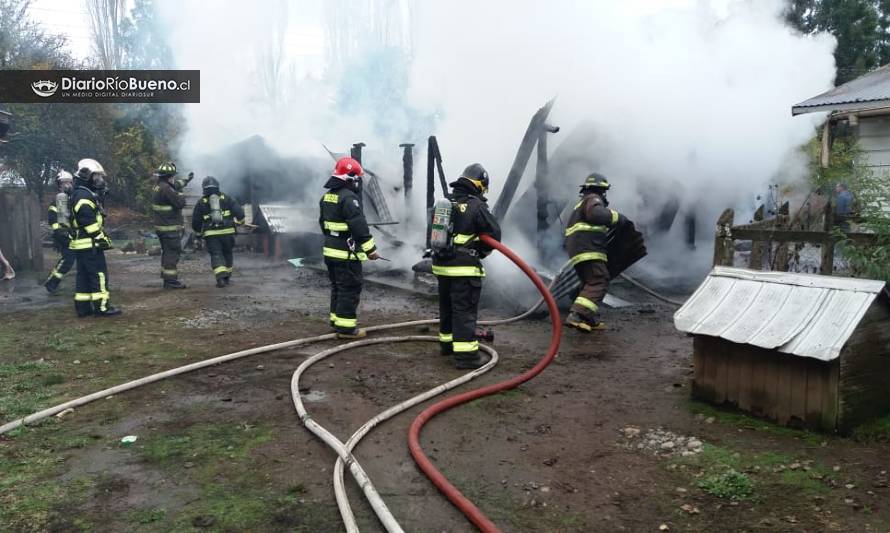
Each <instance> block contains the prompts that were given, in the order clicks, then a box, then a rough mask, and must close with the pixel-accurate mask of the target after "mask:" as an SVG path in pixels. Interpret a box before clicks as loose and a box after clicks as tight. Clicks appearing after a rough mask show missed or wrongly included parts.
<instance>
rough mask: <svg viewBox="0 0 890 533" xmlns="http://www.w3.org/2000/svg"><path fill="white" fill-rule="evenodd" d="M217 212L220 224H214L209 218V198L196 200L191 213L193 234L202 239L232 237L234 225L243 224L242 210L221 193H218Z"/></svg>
mask: <svg viewBox="0 0 890 533" xmlns="http://www.w3.org/2000/svg"><path fill="white" fill-rule="evenodd" d="M219 211H220V214H221V215H222V223H220V224H214V223H213V219H212V217H211V216H210V198H209V197H208V196H204V197H203V198H201V199H200V200H198V203H197V204H195V211H194V212H193V213H192V229H193V230H195V233H197V234H199V235H201V236H203V237H218V236H220V235H234V234H235V225H236V224H244V208H242V207H241V204H239V203H238V202H237V201H236V200H234V199H233V198H232V197H230V196H226V195H225V194H223V193H219Z"/></svg>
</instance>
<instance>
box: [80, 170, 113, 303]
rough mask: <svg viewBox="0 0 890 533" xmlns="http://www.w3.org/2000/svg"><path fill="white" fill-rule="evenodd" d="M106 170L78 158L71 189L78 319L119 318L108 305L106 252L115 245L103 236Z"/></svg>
mask: <svg viewBox="0 0 890 533" xmlns="http://www.w3.org/2000/svg"><path fill="white" fill-rule="evenodd" d="M105 191H106V189H105V169H104V168H102V165H100V164H99V162H98V161H96V160H94V159H81V160H80V161H78V163H77V172H76V173H75V174H74V190H73V191H72V192H71V199H70V200H69V201H68V205H69V206H70V213H71V241H70V242H69V244H68V248H70V249H71V250H74V254H75V261H76V263H77V285H76V289H75V290H76V291H77V292H75V293H74V308H75V310H76V311H77V316H79V317H86V316H114V315H119V314H120V313H121V312H120V310H119V309H115V308H114V307H112V306H111V304H110V303H109V299H110V293H109V290H108V288H109V285H108V266H107V265H106V263H105V250H110V249H111V248H113V247H114V246H113V245H112V243H111V239H110V238H108V236H107V235H106V234H105V214H104V212H103V211H104V208H103V207H102V202H103V198H104V197H105Z"/></svg>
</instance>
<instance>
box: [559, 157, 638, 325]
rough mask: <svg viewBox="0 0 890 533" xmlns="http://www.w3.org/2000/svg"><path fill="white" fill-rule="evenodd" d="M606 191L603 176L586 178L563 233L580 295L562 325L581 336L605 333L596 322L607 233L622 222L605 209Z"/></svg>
mask: <svg viewBox="0 0 890 533" xmlns="http://www.w3.org/2000/svg"><path fill="white" fill-rule="evenodd" d="M608 190H609V180H608V179H606V177H605V176H603V175H602V174H597V173H593V174H591V175H589V176H588V177H587V179H585V180H584V183H583V184H582V185H581V200H580V201H579V202H578V203H577V204H575V209H574V210H573V211H572V214H571V216H570V217H569V223H568V226H567V227H566V231H565V249H566V252H568V254H569V258H570V259H571V261H572V264H573V265H574V267H575V272H576V273H577V274H578V278H579V279H580V280H581V291H580V292H579V293H578V297H577V298H575V301H574V302H573V303H572V308H571V309H570V310H569V316H568V317H567V318H566V325H567V326H569V327H572V328H575V329H577V330H579V331H582V332H585V333H588V332H591V331H593V330H603V329H606V326H605V324H603V323H602V322H600V320H599V306H600V305H601V304H602V301H603V298H604V297H605V296H606V289H607V288H608V286H609V269H608V267H607V261H608V260H609V257H608V249H607V246H608V242H609V232H610V231H611V230H612V229H613V228H615V227H617V226H618V225H619V224H621V222H622V221H623V219H624V217H623V215H621V214H619V213H618V211H615V210H614V209H609V207H608V206H609V202H608V200H606V191H608Z"/></svg>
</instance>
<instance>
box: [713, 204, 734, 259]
mask: <svg viewBox="0 0 890 533" xmlns="http://www.w3.org/2000/svg"><path fill="white" fill-rule="evenodd" d="M734 219H735V212H734V211H733V210H732V209H727V210H725V211H723V214H722V215H720V218H718V219H717V231H716V234H715V237H714V266H732V263H733V256H734V255H735V245H734V244H733V240H732V223H733V220H734Z"/></svg>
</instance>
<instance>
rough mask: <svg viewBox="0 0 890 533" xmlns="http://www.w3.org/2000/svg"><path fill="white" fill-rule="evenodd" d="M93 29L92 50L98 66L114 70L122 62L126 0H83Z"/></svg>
mask: <svg viewBox="0 0 890 533" xmlns="http://www.w3.org/2000/svg"><path fill="white" fill-rule="evenodd" d="M84 4H85V5H86V8H87V12H88V13H89V15H90V27H91V29H92V31H93V51H94V52H95V53H96V58H97V59H98V60H99V66H101V67H102V68H103V69H106V70H116V69H118V68H120V67H121V66H122V64H123V59H124V41H123V38H122V30H123V22H124V20H125V19H126V16H127V15H126V7H125V4H126V0H84Z"/></svg>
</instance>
